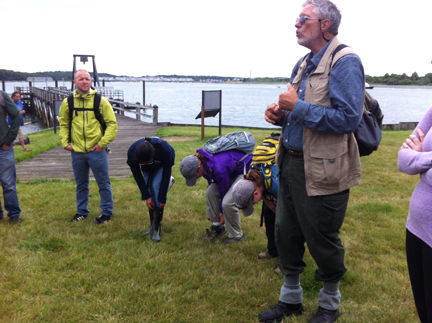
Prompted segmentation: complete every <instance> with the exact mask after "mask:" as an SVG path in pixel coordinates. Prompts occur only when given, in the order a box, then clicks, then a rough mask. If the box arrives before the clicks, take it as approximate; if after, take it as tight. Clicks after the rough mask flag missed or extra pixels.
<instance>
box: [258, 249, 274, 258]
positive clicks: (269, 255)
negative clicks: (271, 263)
mask: <svg viewBox="0 0 432 323" xmlns="http://www.w3.org/2000/svg"><path fill="white" fill-rule="evenodd" d="M273 258H277V257H275V256H272V255H271V254H269V253H268V252H267V251H263V252H261V253H259V254H258V259H263V260H265V259H273Z"/></svg>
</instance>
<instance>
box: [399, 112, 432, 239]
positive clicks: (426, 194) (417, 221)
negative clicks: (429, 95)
mask: <svg viewBox="0 0 432 323" xmlns="http://www.w3.org/2000/svg"><path fill="white" fill-rule="evenodd" d="M431 128H432V108H430V109H429V110H428V111H427V112H426V114H425V115H424V117H423V119H422V121H420V123H419V125H418V126H417V128H416V129H415V130H414V132H413V134H414V135H415V136H417V137H418V133H417V129H421V130H422V131H423V132H424V134H425V135H426V136H425V138H424V140H423V152H417V151H414V150H411V149H404V148H401V149H399V160H398V168H399V170H400V171H401V172H404V173H407V174H409V175H417V174H420V182H419V183H418V184H417V186H416V188H415V189H414V192H413V194H412V197H411V202H410V209H409V214H408V220H407V224H406V227H407V229H408V230H409V231H410V232H411V233H412V234H414V235H415V236H417V237H418V238H420V239H421V240H423V241H424V242H425V243H427V244H428V245H429V246H430V247H431V248H432V208H431V205H432V130H431Z"/></svg>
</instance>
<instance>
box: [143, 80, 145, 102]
mask: <svg viewBox="0 0 432 323" xmlns="http://www.w3.org/2000/svg"><path fill="white" fill-rule="evenodd" d="M143 105H145V81H143Z"/></svg>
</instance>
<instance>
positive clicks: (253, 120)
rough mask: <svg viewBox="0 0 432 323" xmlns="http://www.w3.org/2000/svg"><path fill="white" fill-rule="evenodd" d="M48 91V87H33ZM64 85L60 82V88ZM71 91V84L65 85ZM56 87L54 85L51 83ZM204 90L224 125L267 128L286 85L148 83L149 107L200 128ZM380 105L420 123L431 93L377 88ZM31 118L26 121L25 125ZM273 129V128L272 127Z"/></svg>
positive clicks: (131, 87)
mask: <svg viewBox="0 0 432 323" xmlns="http://www.w3.org/2000/svg"><path fill="white" fill-rule="evenodd" d="M33 85H34V86H38V87H45V83H36V84H33ZM62 85H63V83H62V82H59V86H62ZM65 85H66V86H67V87H70V83H65ZM14 86H28V83H27V82H24V83H12V82H10V83H6V92H8V93H12V92H13V90H14ZM48 86H54V83H48ZM106 86H107V87H108V86H109V87H113V88H114V89H115V90H123V92H124V99H125V101H128V102H133V103H135V102H140V103H142V102H143V90H142V88H143V86H142V83H140V82H139V83H122V82H115V83H106ZM203 90H222V124H223V125H230V126H253V127H262V128H268V127H269V124H268V123H267V122H265V121H264V110H265V108H266V107H267V105H268V104H270V103H273V102H277V99H278V97H279V94H280V93H281V92H282V91H285V90H286V87H285V85H267V84H250V85H245V84H219V83H210V84H207V83H146V104H151V105H157V106H158V107H159V122H172V123H181V124H197V125H198V124H201V121H200V119H199V120H196V119H195V117H196V116H197V115H198V113H199V112H200V111H201V97H202V91H203ZM369 91H370V93H371V94H372V95H373V96H374V98H375V99H377V100H378V102H379V103H380V106H381V109H382V110H383V113H384V124H393V123H399V122H401V121H420V120H421V118H422V116H423V115H424V113H425V112H426V111H427V109H428V108H429V107H430V106H431V104H432V89H426V88H425V89H405V88H374V89H373V90H369ZM30 117H31V116H27V117H26V121H27V120H29V118H30ZM205 123H206V124H207V125H218V124H219V116H216V117H215V118H206V119H205ZM270 127H271V126H270ZM24 129H25V130H26V131H25V133H29V132H32V131H37V130H39V129H40V125H38V124H33V125H29V126H25V127H24ZM35 129H36V130H35Z"/></svg>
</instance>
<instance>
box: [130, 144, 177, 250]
mask: <svg viewBox="0 0 432 323" xmlns="http://www.w3.org/2000/svg"><path fill="white" fill-rule="evenodd" d="M174 162H175V151H174V149H173V148H172V147H171V146H170V144H169V143H167V142H166V140H164V139H162V138H159V137H147V138H142V139H140V140H138V141H136V142H135V143H134V144H132V146H130V148H129V150H128V153H127V164H128V165H129V167H130V169H131V171H132V174H133V177H134V179H135V181H136V183H137V185H138V188H139V189H140V191H141V198H142V200H143V201H145V203H146V206H147V207H148V209H149V216H150V230H149V231H147V232H146V233H144V234H145V235H147V234H148V235H150V236H151V237H152V240H153V241H155V242H159V241H160V224H161V222H162V218H163V212H164V209H165V204H166V202H167V193H168V190H169V189H170V188H171V185H172V184H173V183H174V178H173V177H171V170H172V167H173V166H174Z"/></svg>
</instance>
